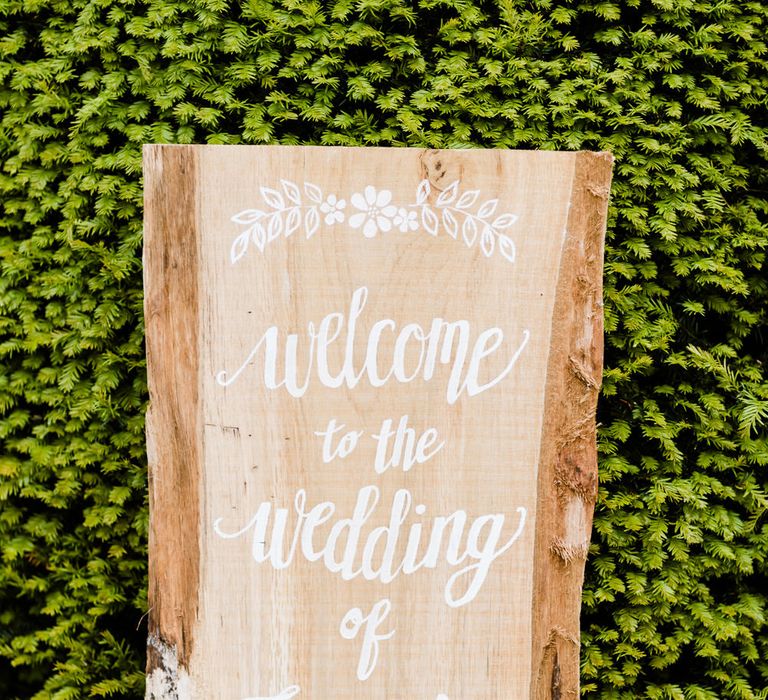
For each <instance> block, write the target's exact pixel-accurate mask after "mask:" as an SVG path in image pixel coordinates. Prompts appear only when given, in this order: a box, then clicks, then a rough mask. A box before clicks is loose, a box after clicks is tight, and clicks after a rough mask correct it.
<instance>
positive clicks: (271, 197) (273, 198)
mask: <svg viewBox="0 0 768 700" xmlns="http://www.w3.org/2000/svg"><path fill="white" fill-rule="evenodd" d="M261 196H262V197H264V201H265V202H266V203H267V204H269V206H270V207H272V208H273V209H282V208H283V207H284V206H285V200H283V195H281V194H280V193H279V192H278V191H277V190H273V189H271V188H269V187H262V188H261Z"/></svg>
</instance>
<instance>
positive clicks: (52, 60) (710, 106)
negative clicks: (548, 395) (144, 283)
mask: <svg viewBox="0 0 768 700" xmlns="http://www.w3.org/2000/svg"><path fill="white" fill-rule="evenodd" d="M767 33H768V5H766V4H765V3H764V2H763V1H762V0H755V1H753V2H749V1H747V0H710V1H705V0H655V1H652V0H617V1H615V2H610V1H601V0H595V1H590V0H586V1H584V2H578V1H574V2H571V1H569V0H562V1H552V2H550V1H546V0H530V1H529V2H522V0H499V1H498V2H490V1H486V0H418V1H417V2H408V1H406V0H355V1H354V2H353V1H352V0H337V1H335V2H334V1H332V0H328V1H327V2H317V1H316V0H252V1H251V2H244V3H242V4H235V3H228V2H226V1H225V0H197V1H196V2H191V1H190V2H183V1H178V0H157V1H145V2H139V1H137V0H122V1H121V2H116V1H115V0H93V1H92V2H87V1H85V0H66V1H65V0H24V1H23V2H22V0H0V154H1V158H2V170H1V171H0V193H1V197H2V207H1V208H0V265H1V266H2V277H1V279H0V439H2V444H3V448H2V450H1V451H0V697H4V698H35V699H36V700H42V699H43V698H52V699H56V700H69V699H73V698H86V697H102V696H109V697H123V698H138V697H140V696H141V695H142V690H143V676H142V668H143V663H144V659H143V638H144V636H145V634H146V625H145V624H144V622H143V621H142V616H143V614H144V613H145V607H146V603H145V577H146V563H145V557H146V532H147V514H146V498H145V492H146V465H145V457H144V447H143V412H144V409H145V401H146V385H145V369H144V361H143V345H142V342H143V326H142V317H141V299H142V292H141V198H142V190H141V144H142V143H144V142H183V143H193V142H194V143H243V142H244V143H278V142H279V143H320V144H370V145H394V146H405V145H409V146H429V147H456V146H464V147H466V146H486V147H505V148H547V149H551V148H562V149H580V148H584V149H610V150H611V151H613V152H614V154H615V155H616V159H617V160H616V168H615V184H614V189H613V199H612V208H611V214H610V222H609V232H608V236H609V242H608V248H607V265H606V292H605V304H606V305H605V311H606V320H607V348H606V352H607V355H606V363H607V365H606V374H605V387H604V392H603V398H602V403H601V408H600V419H601V422H602V427H601V453H602V459H601V468H602V483H601V490H600V502H599V505H598V512H597V518H596V525H595V532H594V544H593V548H592V553H591V558H590V563H589V567H588V579H587V585H586V590H585V594H584V602H585V607H584V646H583V652H582V658H583V682H584V695H585V696H586V697H588V698H641V697H642V698H646V697H647V698H673V699H678V698H679V699H683V698H684V699H685V700H716V699H717V698H727V699H729V700H730V699H746V698H768V624H766V616H768V575H767V573H768V564H767V563H766V558H767V557H768V495H766V482H767V481H768V478H767V476H766V468H767V466H768V438H767V437H766V428H765V426H766V423H768V379H766V369H765V368H766V362H768V351H766V346H765V343H766V340H767V338H766V328H767V327H768V311H766V308H767V307H768V265H767V264H766V259H765V255H766V247H768V223H767V222H768V167H767V165H768V158H767V157H766V156H767V154H768V150H767V143H766V138H767V137H768V51H767V49H766V39H765V37H766V34H767ZM315 700H324V699H322V698H321V699H315Z"/></svg>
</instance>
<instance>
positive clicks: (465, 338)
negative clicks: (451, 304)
mask: <svg viewBox="0 0 768 700" xmlns="http://www.w3.org/2000/svg"><path fill="white" fill-rule="evenodd" d="M367 299H368V288H367V287H359V288H358V289H356V290H355V291H354V293H353V294H352V300H351V303H350V307H349V313H348V314H347V317H346V319H345V317H344V314H343V313H341V312H334V313H330V314H328V315H327V316H325V318H323V319H322V321H320V325H319V326H318V327H317V330H315V324H314V323H312V322H310V323H309V324H308V325H307V335H308V336H309V347H308V348H305V349H304V351H303V352H302V353H300V352H299V336H298V334H296V333H290V334H288V336H287V338H286V340H285V363H284V376H283V377H282V378H281V379H280V380H278V376H277V375H278V364H280V363H279V361H278V342H279V337H278V336H279V330H278V328H277V326H270V327H269V328H268V329H267V330H266V332H265V333H264V334H263V335H262V336H261V338H260V339H259V340H258V342H257V343H256V344H255V345H254V346H253V347H252V349H251V351H250V352H249V353H248V356H247V357H246V358H245V360H244V361H243V362H242V364H241V365H240V367H239V368H238V369H236V370H235V371H234V372H227V371H226V370H222V371H221V372H219V373H218V374H217V375H216V381H217V383H218V384H220V385H221V386H229V385H230V384H232V383H234V382H235V381H236V380H237V379H238V378H239V377H240V375H241V374H242V373H243V372H244V371H245V369H246V368H247V367H248V366H249V365H251V364H252V363H254V361H255V359H256V356H257V355H258V354H259V351H260V350H262V351H263V366H264V374H263V377H264V385H265V386H266V387H267V388H268V389H278V388H279V387H281V386H284V387H285V389H286V390H287V391H288V393H289V394H290V395H291V396H293V397H296V398H300V397H302V396H304V394H305V393H306V391H307V388H308V387H309V383H310V379H311V376H312V371H313V369H314V371H315V372H316V373H317V379H318V380H319V382H320V383H321V384H322V385H323V386H326V387H328V388H329V389H338V388H339V387H341V386H343V385H346V386H347V387H348V388H350V389H351V388H353V387H355V386H357V384H358V383H359V382H360V380H361V379H362V378H363V376H366V375H367V378H368V382H369V383H370V384H371V386H373V387H381V386H384V384H386V383H387V382H388V381H389V380H390V379H392V378H393V377H394V379H395V380H396V381H398V382H400V383H403V384H407V383H408V382H412V381H413V380H415V379H416V378H417V377H419V376H421V377H422V379H423V380H424V381H425V382H426V381H430V380H431V379H432V378H433V375H434V373H435V368H436V365H437V364H438V363H441V364H444V365H447V364H449V363H450V364H451V372H450V376H449V379H448V384H447V388H446V399H447V401H448V403H449V404H453V403H455V402H456V400H457V399H458V398H459V396H461V394H462V393H463V392H464V391H466V392H467V394H468V395H469V396H476V395H477V394H480V393H482V392H484V391H486V390H487V389H490V388H491V387H493V386H496V384H498V383H499V382H500V381H501V380H502V379H504V377H506V376H507V375H508V374H509V373H510V372H511V371H512V368H513V367H514V366H515V364H516V363H517V360H518V359H519V357H520V355H521V353H522V352H523V350H524V349H525V346H526V345H527V344H528V341H529V340H530V337H531V333H530V331H528V330H524V331H523V333H522V340H521V341H520V343H519V345H518V346H517V348H516V349H515V350H514V352H513V353H512V356H511V358H509V360H508V361H507V362H506V365H505V367H504V369H502V370H501V372H499V374H497V375H496V376H495V377H494V378H492V379H490V380H489V381H487V382H485V383H482V382H481V381H480V380H479V376H480V374H481V364H482V362H483V360H485V359H486V358H488V357H490V356H491V355H493V354H494V353H495V352H496V351H497V350H498V349H499V348H500V347H501V345H502V343H503V342H504V331H502V330H501V328H496V327H494V328H487V329H486V330H484V331H482V332H481V333H480V334H479V335H478V336H477V338H476V339H475V341H474V343H472V351H471V353H470V352H469V351H470V341H471V330H472V329H471V326H470V323H469V321H453V322H448V321H444V320H443V319H442V318H433V319H432V324H431V326H430V327H429V330H426V329H425V328H422V326H420V325H419V324H418V323H408V324H406V325H404V326H403V327H402V328H401V329H400V330H399V331H398V330H397V324H396V323H395V322H394V321H393V320H392V319H391V318H385V319H382V320H379V321H376V322H375V323H374V324H373V325H372V326H371V329H370V331H369V332H368V339H367V343H366V350H365V360H364V361H363V365H362V367H361V368H360V369H359V370H358V369H356V368H355V361H354V354H355V347H356V345H357V344H356V342H355V339H356V333H357V319H358V318H359V317H360V315H361V314H362V312H363V309H364V308H365V304H366V301H367ZM342 331H344V335H345V337H344V338H343V339H342V338H341V336H342ZM385 333H387V334H392V335H393V336H394V349H393V351H392V354H391V355H390V356H389V357H387V359H386V360H385V367H384V370H383V371H384V374H381V372H380V370H381V367H380V364H379V360H380V357H379V355H380V354H383V353H381V352H380V351H381V347H380V346H381V344H382V336H383V335H384V334H385ZM339 340H341V341H342V342H343V347H344V361H343V363H342V366H341V369H340V370H339V371H338V372H337V373H334V372H333V371H332V370H331V368H330V367H329V361H328V349H329V347H330V346H331V345H332V344H333V343H335V342H336V341H339ZM300 354H302V355H303V356H304V360H303V365H305V366H302V369H301V371H302V373H303V378H302V379H301V380H300V379H299V361H300V360H299V355H300ZM409 357H410V361H409V360H408V358H409Z"/></svg>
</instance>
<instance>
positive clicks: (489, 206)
mask: <svg viewBox="0 0 768 700" xmlns="http://www.w3.org/2000/svg"><path fill="white" fill-rule="evenodd" d="M498 203H499V200H498V199H489V200H488V201H487V202H484V203H483V206H482V207H480V209H479V210H478V212H477V218H478V219H485V218H486V217H488V216H490V215H491V214H493V212H495V211H496V205H497V204H498Z"/></svg>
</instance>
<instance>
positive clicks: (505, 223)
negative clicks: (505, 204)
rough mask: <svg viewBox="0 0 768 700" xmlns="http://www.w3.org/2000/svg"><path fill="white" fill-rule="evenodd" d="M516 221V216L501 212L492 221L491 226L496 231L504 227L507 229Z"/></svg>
mask: <svg viewBox="0 0 768 700" xmlns="http://www.w3.org/2000/svg"><path fill="white" fill-rule="evenodd" d="M515 221H517V216H515V215H514V214H502V215H501V216H500V217H498V218H497V219H495V220H494V222H493V228H495V229H496V230H497V231H503V230H504V229H508V228H509V227H510V226H512V224H514V223H515Z"/></svg>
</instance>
